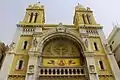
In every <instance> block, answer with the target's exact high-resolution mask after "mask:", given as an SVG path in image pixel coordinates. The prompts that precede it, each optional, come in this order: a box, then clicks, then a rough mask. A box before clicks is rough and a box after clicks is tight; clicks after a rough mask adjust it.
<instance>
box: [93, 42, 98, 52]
mask: <svg viewBox="0 0 120 80" xmlns="http://www.w3.org/2000/svg"><path fill="white" fill-rule="evenodd" d="M94 48H95V50H96V51H97V50H98V46H97V43H96V42H94Z"/></svg>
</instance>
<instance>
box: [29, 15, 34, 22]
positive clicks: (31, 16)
mask: <svg viewBox="0 0 120 80" xmlns="http://www.w3.org/2000/svg"><path fill="white" fill-rule="evenodd" d="M32 18H33V13H31V15H30V20H29V23H31V22H32Z"/></svg>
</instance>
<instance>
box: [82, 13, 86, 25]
mask: <svg viewBox="0 0 120 80" xmlns="http://www.w3.org/2000/svg"><path fill="white" fill-rule="evenodd" d="M82 18H83V22H84V24H86V20H85V15H84V14H82Z"/></svg>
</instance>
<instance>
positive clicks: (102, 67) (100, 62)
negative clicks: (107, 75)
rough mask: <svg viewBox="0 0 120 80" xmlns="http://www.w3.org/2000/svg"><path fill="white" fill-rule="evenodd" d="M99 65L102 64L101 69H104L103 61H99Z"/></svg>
mask: <svg viewBox="0 0 120 80" xmlns="http://www.w3.org/2000/svg"><path fill="white" fill-rule="evenodd" d="M99 64H100V69H104V65H103V62H102V61H99Z"/></svg>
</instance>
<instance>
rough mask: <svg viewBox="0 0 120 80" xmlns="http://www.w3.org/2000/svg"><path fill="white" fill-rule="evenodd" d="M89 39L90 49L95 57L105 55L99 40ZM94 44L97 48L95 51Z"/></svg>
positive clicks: (96, 38)
mask: <svg viewBox="0 0 120 80" xmlns="http://www.w3.org/2000/svg"><path fill="white" fill-rule="evenodd" d="M89 39H90V42H91V49H92V50H93V51H94V52H95V54H96V55H99V54H105V52H104V49H103V46H102V43H101V40H100V38H99V37H95V38H94V37H93V38H92V37H90V38H89ZM94 42H96V43H97V47H98V50H97V51H96V50H95V47H94Z"/></svg>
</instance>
